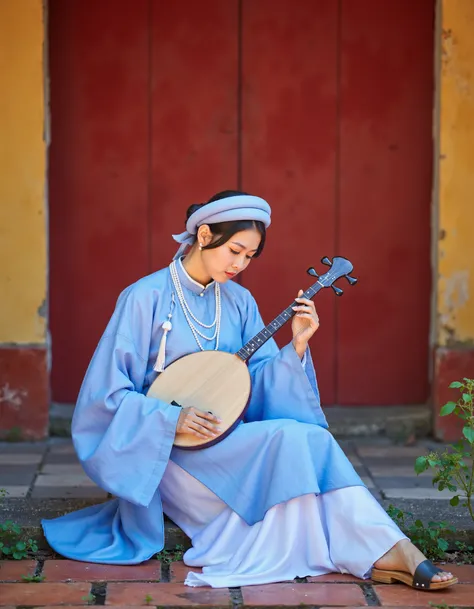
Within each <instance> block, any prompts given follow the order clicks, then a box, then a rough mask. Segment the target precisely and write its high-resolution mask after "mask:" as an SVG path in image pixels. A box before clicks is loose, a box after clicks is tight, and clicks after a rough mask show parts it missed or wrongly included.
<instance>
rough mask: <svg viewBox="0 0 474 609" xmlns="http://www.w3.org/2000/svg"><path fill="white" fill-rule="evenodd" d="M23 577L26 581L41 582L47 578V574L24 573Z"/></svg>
mask: <svg viewBox="0 0 474 609" xmlns="http://www.w3.org/2000/svg"><path fill="white" fill-rule="evenodd" d="M21 579H22V580H23V581H25V582H33V583H37V584H39V583H40V582H42V581H44V580H45V579H46V576H45V575H22V576H21Z"/></svg>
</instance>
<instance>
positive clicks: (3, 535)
mask: <svg viewBox="0 0 474 609" xmlns="http://www.w3.org/2000/svg"><path fill="white" fill-rule="evenodd" d="M7 495H8V493H7V491H6V490H5V489H4V488H0V501H2V500H3V499H5V497H6V496H7ZM21 533H22V531H21V527H20V526H19V525H18V524H15V523H14V522H12V521H11V520H6V521H5V522H1V523H0V558H2V557H3V558H4V557H7V558H13V559H15V560H21V559H22V558H27V557H28V554H29V553H30V552H37V551H38V546H37V544H36V542H35V541H33V539H28V540H27V541H22V539H21Z"/></svg>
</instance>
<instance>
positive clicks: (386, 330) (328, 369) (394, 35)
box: [49, 0, 434, 405]
mask: <svg viewBox="0 0 474 609" xmlns="http://www.w3.org/2000/svg"><path fill="white" fill-rule="evenodd" d="M402 4H403V3H399V2H397V1H396V0H388V1H387V2H384V3H380V2H377V0H347V1H346V0H345V1H344V2H336V1H335V0H319V1H318V3H317V8H316V6H315V3H314V2H313V0H299V1H298V2H296V3H295V2H292V1H291V0H228V1H226V2H222V1H221V0H203V1H202V2H194V1H193V0H180V1H179V2H175V3H168V4H163V3H159V2H157V1H156V0H136V1H135V2H133V3H131V2H130V1H129V0H114V2H108V1H105V0H104V1H103V2H100V3H97V2H95V1H93V0H70V1H69V2H68V3H64V2H62V1H61V0H50V8H49V13H50V73H51V120H52V144H51V155H50V223H51V250H50V251H51V288H50V290H51V302H50V311H51V314H50V317H51V335H52V349H53V366H52V384H53V387H52V388H53V399H54V400H55V401H57V402H73V401H74V400H75V398H76V395H77V391H78V388H79V385H80V381H81V379H82V376H83V374H84V372H85V368H86V366H87V363H88V361H89V359H90V357H91V355H92V353H93V350H94V347H95V345H96V343H97V340H98V338H99V336H100V334H101V332H102V331H103V328H104V326H105V323H106V322H107V320H108V318H109V316H110V314H111V312H112V310H113V306H114V304H115V300H116V298H117V295H118V293H119V291H120V290H121V289H123V287H125V286H126V285H127V284H129V283H131V282H132V281H134V280H136V279H137V278H139V277H140V276H142V275H144V274H146V273H148V272H152V271H153V270H155V269H157V268H161V267H162V266H164V265H166V264H168V263H169V260H170V257H171V255H172V254H173V252H174V251H175V247H176V244H175V243H174V242H173V241H172V240H171V234H172V233H174V232H179V231H181V230H182V229H183V224H184V215H185V210H186V207H187V206H188V205H190V204H191V203H194V202H201V201H203V200H205V199H206V198H208V197H209V196H210V195H212V194H213V193H214V192H217V191H219V190H223V189H226V188H236V187H237V188H242V189H243V190H247V191H249V192H254V193H256V194H259V195H262V196H264V197H266V198H268V200H269V202H270V203H271V204H272V207H273V225H272V227H271V229H270V231H269V239H268V242H267V247H266V250H265V253H264V256H263V257H262V258H261V259H260V260H258V261H256V262H254V263H253V264H252V265H251V267H250V268H249V270H248V271H246V273H245V275H244V276H243V277H242V279H241V280H242V283H243V284H244V285H245V286H248V287H249V288H250V289H251V290H252V292H253V293H254V295H255V297H256V298H257V301H258V302H259V304H260V307H261V311H262V314H263V316H264V319H265V321H269V320H270V319H271V318H272V317H273V316H275V315H276V314H277V313H278V312H279V311H280V310H281V309H282V308H283V307H284V306H287V305H288V304H289V302H290V301H291V299H292V298H293V297H294V295H295V293H296V291H297V289H298V288H300V287H302V288H305V287H307V286H308V285H309V284H310V282H311V279H310V278H309V277H308V276H307V275H306V274H305V270H306V268H307V267H308V266H310V265H315V266H317V267H318V268H319V269H321V265H320V264H318V260H319V258H320V257H321V256H324V255H328V256H329V257H332V256H334V255H343V256H347V257H348V258H350V259H351V260H352V261H353V263H354V266H355V271H354V274H355V275H356V276H358V277H359V279H360V283H359V285H358V286H357V287H355V288H351V289H349V288H348V289H347V294H346V295H345V296H344V297H343V299H342V300H341V301H336V299H335V297H334V295H333V294H332V292H331V291H330V290H324V291H323V293H321V294H320V295H318V297H317V301H316V302H317V306H318V310H319V312H320V316H321V322H322V323H321V329H320V331H319V332H318V334H317V336H316V337H315V339H314V341H313V352H314V359H315V363H316V365H317V370H318V376H319V380H320V385H321V392H322V398H323V401H324V403H325V404H341V405H350V404H364V405H367V404H373V405H377V404H411V403H420V402H424V401H425V400H426V398H427V396H428V344H429V340H428V328H429V314H430V306H429V299H430V273H429V269H430V264H429V262H430V251H429V248H430V245H429V235H430V220H429V217H430V215H429V214H430V196H431V158H432V151H431V115H432V112H431V108H432V99H433V82H432V49H433V44H432V43H433V15H434V3H433V0H419V2H417V3H416V6H412V5H411V4H410V10H402V8H401V5H402ZM322 269H324V267H322ZM341 287H345V286H344V285H341ZM289 337H290V331H289V328H285V329H284V330H282V331H281V333H280V334H279V335H278V342H279V343H280V344H282V343H284V342H286V341H287V340H288V339H289Z"/></svg>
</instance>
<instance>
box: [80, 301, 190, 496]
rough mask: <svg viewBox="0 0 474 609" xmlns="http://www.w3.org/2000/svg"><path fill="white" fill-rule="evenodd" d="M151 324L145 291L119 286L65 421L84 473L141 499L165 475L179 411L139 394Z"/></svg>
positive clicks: (120, 493)
mask: <svg viewBox="0 0 474 609" xmlns="http://www.w3.org/2000/svg"><path fill="white" fill-rule="evenodd" d="M152 324H153V299H152V297H151V295H150V294H147V292H146V291H145V292H144V293H142V294H140V291H139V290H136V289H135V290H134V289H129V290H127V291H125V292H124V293H122V295H121V296H120V297H119V300H118V301H117V305H116V308H115V311H114V314H113V316H112V318H111V320H110V322H109V324H108V326H107V328H106V330H105V332H104V335H103V336H102V338H101V340H100V342H99V344H98V346H97V349H96V351H95V353H94V355H93V357H92V360H91V362H90V364H89V367H88V369H87V372H86V375H85V377H84V381H83V383H82V386H81V390H80V392H79V396H78V401H77V404H76V408H75V411H74V415H73V420H72V429H71V431H72V438H73V442H74V446H75V449H76V452H77V455H78V457H79V460H80V462H81V464H82V466H83V468H84V470H85V472H86V473H87V474H88V476H89V477H90V478H91V479H92V480H93V481H94V482H95V483H96V484H97V485H98V486H100V487H101V488H103V489H105V490H107V491H108V492H110V493H112V494H113V495H116V496H117V497H120V498H122V499H126V500H127V501H130V502H132V503H134V504H137V505H141V506H147V505H148V504H149V503H150V501H151V499H152V497H153V495H154V493H155V491H156V489H157V486H158V484H159V482H160V480H161V478H162V476H163V473H164V471H165V468H166V465H167V463H168V459H169V455H170V452H171V449H172V446H173V441H174V437H175V432H176V425H177V421H178V418H179V414H180V412H181V410H180V408H178V407H177V406H172V405H170V404H167V403H165V402H162V401H161V400H158V399H155V398H149V397H146V396H145V395H143V394H142V388H143V384H144V380H145V375H146V369H147V357H148V353H149V348H150V340H151V332H152Z"/></svg>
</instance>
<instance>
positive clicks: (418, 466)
mask: <svg viewBox="0 0 474 609" xmlns="http://www.w3.org/2000/svg"><path fill="white" fill-rule="evenodd" d="M427 469H428V458H427V457H418V459H417V460H416V461H415V472H416V473H417V474H421V473H422V472H424V471H425V470H427Z"/></svg>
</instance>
